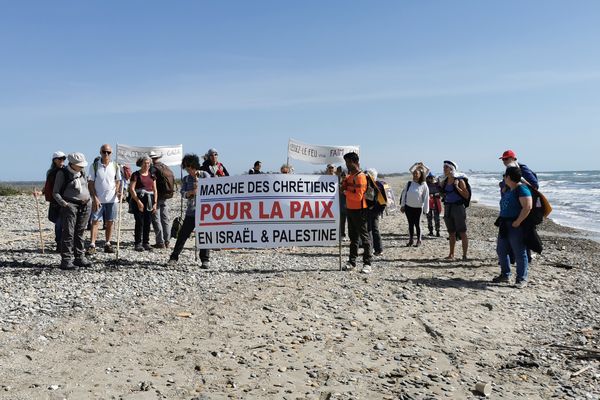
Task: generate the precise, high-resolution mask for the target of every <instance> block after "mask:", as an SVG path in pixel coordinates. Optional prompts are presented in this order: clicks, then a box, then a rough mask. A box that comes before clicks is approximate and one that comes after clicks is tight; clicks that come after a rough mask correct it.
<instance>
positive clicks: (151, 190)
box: [129, 156, 158, 251]
mask: <svg viewBox="0 0 600 400" xmlns="http://www.w3.org/2000/svg"><path fill="white" fill-rule="evenodd" d="M151 163H152V160H151V159H150V157H148V156H145V157H140V158H139V159H138V160H137V162H136V165H137V166H138V167H140V169H139V171H136V172H134V173H133V174H132V175H131V184H130V185H129V193H130V194H131V201H133V203H134V207H133V216H134V217H135V231H134V238H135V239H134V240H135V247H134V249H135V251H144V250H147V251H151V250H152V247H150V226H151V224H152V214H154V213H156V208H157V202H158V195H157V191H156V177H155V176H154V175H152V174H151V173H150V164H151Z"/></svg>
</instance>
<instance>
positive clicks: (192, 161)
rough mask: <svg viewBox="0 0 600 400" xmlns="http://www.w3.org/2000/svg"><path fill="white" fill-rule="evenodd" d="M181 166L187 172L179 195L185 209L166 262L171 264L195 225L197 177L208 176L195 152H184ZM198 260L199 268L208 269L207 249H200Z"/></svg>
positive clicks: (208, 253)
mask: <svg viewBox="0 0 600 400" xmlns="http://www.w3.org/2000/svg"><path fill="white" fill-rule="evenodd" d="M181 167H182V168H183V169H185V170H186V172H187V173H188V174H187V175H186V176H184V177H183V180H182V182H181V195H182V196H183V197H184V198H186V199H187V208H186V210H185V218H184V220H183V225H182V226H181V229H180V230H179V235H178V236H177V241H176V242H175V247H174V248H173V252H172V253H171V256H170V257H169V262H168V263H167V264H168V265H171V266H172V265H176V264H177V261H178V260H179V254H181V251H182V250H183V246H185V242H186V241H187V240H188V238H189V237H190V235H191V234H192V232H193V231H194V227H195V226H196V219H195V218H196V191H197V189H198V179H202V178H210V175H209V174H208V172H206V171H201V170H200V159H199V158H198V156H197V155H195V154H186V155H185V156H184V157H183V160H182V161H181ZM200 261H201V262H202V265H201V267H200V268H203V269H208V268H209V267H210V252H209V250H208V249H201V250H200Z"/></svg>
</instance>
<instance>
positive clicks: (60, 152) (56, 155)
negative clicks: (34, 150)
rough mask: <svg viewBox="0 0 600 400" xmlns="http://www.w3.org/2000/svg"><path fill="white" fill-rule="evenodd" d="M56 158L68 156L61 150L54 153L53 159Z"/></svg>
mask: <svg viewBox="0 0 600 400" xmlns="http://www.w3.org/2000/svg"><path fill="white" fill-rule="evenodd" d="M55 158H67V155H66V154H65V153H63V152H62V151H60V150H59V151H55V152H54V153H52V159H53V160H54V159H55Z"/></svg>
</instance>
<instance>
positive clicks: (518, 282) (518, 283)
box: [515, 279, 527, 289]
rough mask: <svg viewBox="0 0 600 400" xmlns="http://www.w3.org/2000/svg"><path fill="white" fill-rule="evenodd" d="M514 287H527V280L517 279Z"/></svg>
mask: <svg viewBox="0 0 600 400" xmlns="http://www.w3.org/2000/svg"><path fill="white" fill-rule="evenodd" d="M515 287H516V288H517V289H525V288H526V287H527V281H526V280H523V279H522V280H520V281H517V282H515Z"/></svg>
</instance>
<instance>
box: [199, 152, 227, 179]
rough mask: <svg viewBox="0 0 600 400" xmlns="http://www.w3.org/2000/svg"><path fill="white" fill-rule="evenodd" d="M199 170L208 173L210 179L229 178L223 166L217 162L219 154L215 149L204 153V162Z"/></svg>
mask: <svg viewBox="0 0 600 400" xmlns="http://www.w3.org/2000/svg"><path fill="white" fill-rule="evenodd" d="M200 169H201V170H202V171H206V172H208V174H209V175H210V176H211V177H212V178H215V177H217V178H218V177H221V176H229V172H227V168H225V166H224V165H223V164H221V162H219V152H218V151H217V149H215V148H211V149H208V152H207V153H206V160H205V161H204V162H203V163H202V167H200Z"/></svg>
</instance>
